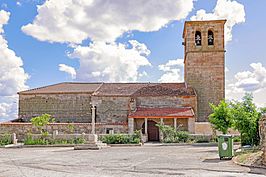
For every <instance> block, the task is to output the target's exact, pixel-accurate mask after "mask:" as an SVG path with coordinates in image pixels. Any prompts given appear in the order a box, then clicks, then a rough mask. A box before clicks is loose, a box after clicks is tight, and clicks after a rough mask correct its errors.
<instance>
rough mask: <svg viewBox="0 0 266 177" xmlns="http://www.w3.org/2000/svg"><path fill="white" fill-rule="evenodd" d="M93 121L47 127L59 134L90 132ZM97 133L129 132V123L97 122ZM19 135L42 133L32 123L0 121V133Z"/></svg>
mask: <svg viewBox="0 0 266 177" xmlns="http://www.w3.org/2000/svg"><path fill="white" fill-rule="evenodd" d="M91 127H92V124H91V123H50V124H48V125H46V127H45V129H46V130H47V131H48V132H49V134H53V132H54V131H58V134H82V133H85V134H90V133H91ZM95 129H96V134H106V133H107V131H109V132H110V131H112V132H113V133H127V132H128V125H127V123H126V122H124V123H123V122H122V123H108V124H105V123H96V124H95ZM12 133H15V134H16V135H17V139H18V140H19V141H21V140H23V139H24V138H25V136H26V135H27V134H28V133H31V134H40V131H39V130H38V129H37V128H36V127H35V126H33V125H32V124H31V123H12V122H5V123H0V135H4V134H12Z"/></svg>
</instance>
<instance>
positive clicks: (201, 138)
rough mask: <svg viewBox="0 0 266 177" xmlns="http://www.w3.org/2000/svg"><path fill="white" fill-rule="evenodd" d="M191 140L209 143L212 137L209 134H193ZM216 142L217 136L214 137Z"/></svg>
mask: <svg viewBox="0 0 266 177" xmlns="http://www.w3.org/2000/svg"><path fill="white" fill-rule="evenodd" d="M191 140H192V141H193V142H195V143H209V142H210V141H211V137H210V136H208V135H193V136H192V137H191ZM213 141H214V142H217V138H216V137H214V138H213Z"/></svg>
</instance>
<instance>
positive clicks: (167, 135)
mask: <svg viewBox="0 0 266 177" xmlns="http://www.w3.org/2000/svg"><path fill="white" fill-rule="evenodd" d="M156 126H158V127H159V129H160V131H161V132H162V133H163V140H162V141H163V142H164V143H181V142H182V143H185V142H188V141H189V140H190V135H189V134H188V132H186V131H178V130H175V128H174V127H171V126H168V125H161V124H157V125H156Z"/></svg>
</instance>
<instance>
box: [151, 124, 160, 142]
mask: <svg viewBox="0 0 266 177" xmlns="http://www.w3.org/2000/svg"><path fill="white" fill-rule="evenodd" d="M156 124H157V123H156V122H154V121H153V120H148V140H149V141H159V127H157V126H156Z"/></svg>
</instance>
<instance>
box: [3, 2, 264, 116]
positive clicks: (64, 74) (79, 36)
mask: <svg viewBox="0 0 266 177" xmlns="http://www.w3.org/2000/svg"><path fill="white" fill-rule="evenodd" d="M77 2H79V3H74V4H72V2H71V1H69V0H65V1H56V0H50V1H49V2H48V1H47V2H46V1H45V0H17V1H16V0H12V1H10V0H0V10H1V12H2V13H0V36H1V38H2V39H1V40H2V42H1V40H0V44H4V43H8V46H5V47H2V48H1V47H0V74H1V75H2V76H5V75H7V76H8V77H10V79H3V77H2V79H1V76H0V86H1V87H2V88H0V91H1V94H0V121H1V120H7V119H10V118H14V117H15V116H16V110H17V107H16V105H17V97H16V92H17V91H20V90H24V89H27V88H35V87H40V86H44V85H49V84H54V83H58V82H65V81H82V82H90V81H106V82H138V81H144V82H181V81H182V79H183V65H182V62H181V61H182V59H183V57H184V55H183V46H182V45H181V43H182V32H183V25H184V22H185V21H186V20H191V19H196V20H204V19H206V20H209V19H224V18H227V19H228V22H227V26H226V27H227V28H228V30H227V31H226V34H225V35H226V36H227V40H226V51H227V52H226V68H227V72H226V80H227V81H226V92H227V94H226V98H227V99H239V98H241V97H242V96H243V94H244V93H245V92H247V91H248V92H253V94H254V97H255V102H256V103H257V104H258V105H259V106H266V105H265V102H266V101H265V100H266V99H265V98H266V93H265V92H266V69H265V68H266V50H265V44H264V43H265V41H266V36H265V31H266V23H265V17H266V12H265V10H264V7H266V1H264V0H257V1H256V2H254V1H246V0H237V1H233V0H197V1H193V0H168V1H159V0H158V1H154V0H147V1H144V0H138V1H122V0H117V1H113V2H112V1H111V2H112V3H113V4H112V3H107V2H108V1H106V0H98V1H97V3H94V2H93V0H92V1H83V0H80V1H77ZM144 2H145V3H144ZM37 6H39V10H38V8H37ZM203 10H204V11H203ZM1 19H2V20H1ZM230 36H231V38H230ZM1 50H2V51H1ZM1 52H2V53H1ZM12 52H15V56H14V55H12ZM22 63H23V65H22ZM1 65H2V66H3V67H1Z"/></svg>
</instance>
